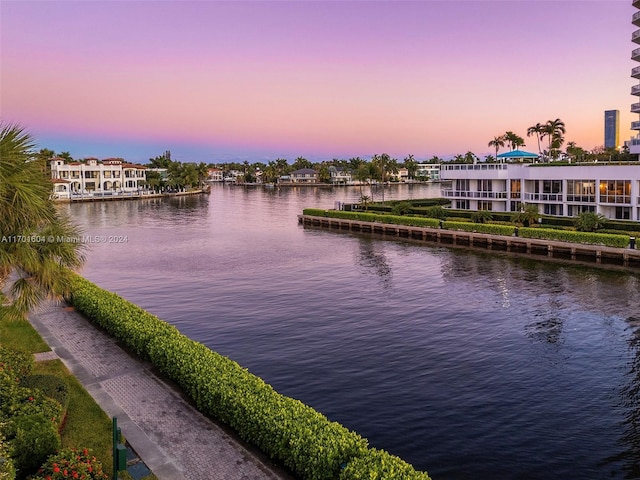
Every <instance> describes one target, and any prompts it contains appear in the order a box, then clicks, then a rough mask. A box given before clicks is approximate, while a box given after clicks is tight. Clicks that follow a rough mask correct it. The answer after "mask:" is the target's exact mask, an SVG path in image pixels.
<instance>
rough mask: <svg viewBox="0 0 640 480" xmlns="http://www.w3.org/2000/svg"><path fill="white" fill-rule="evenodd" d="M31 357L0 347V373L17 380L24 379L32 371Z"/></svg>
mask: <svg viewBox="0 0 640 480" xmlns="http://www.w3.org/2000/svg"><path fill="white" fill-rule="evenodd" d="M33 365H34V358H33V355H32V354H30V353H27V352H19V351H16V350H12V349H10V348H7V347H3V346H2V345H0V372H2V373H4V374H6V375H8V376H10V377H12V378H14V379H17V380H18V381H20V380H22V379H24V378H25V377H26V376H27V375H29V374H30V373H31V370H33Z"/></svg>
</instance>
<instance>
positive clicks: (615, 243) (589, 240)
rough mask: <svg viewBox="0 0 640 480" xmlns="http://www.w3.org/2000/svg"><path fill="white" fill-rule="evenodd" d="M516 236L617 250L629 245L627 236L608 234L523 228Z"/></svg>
mask: <svg viewBox="0 0 640 480" xmlns="http://www.w3.org/2000/svg"><path fill="white" fill-rule="evenodd" d="M518 234H519V235H520V236H521V237H524V238H537V239H544V240H555V241H559V242H572V243H586V244H591V245H604V246H607V247H617V248H626V247H627V246H628V245H629V235H612V234H610V233H592V232H575V231H572V230H554V229H550V228H525V227H523V228H521V229H520V230H519V232H518Z"/></svg>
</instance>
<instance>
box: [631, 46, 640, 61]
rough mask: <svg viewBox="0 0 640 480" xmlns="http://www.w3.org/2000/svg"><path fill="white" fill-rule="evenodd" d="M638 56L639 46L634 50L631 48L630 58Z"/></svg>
mask: <svg viewBox="0 0 640 480" xmlns="http://www.w3.org/2000/svg"><path fill="white" fill-rule="evenodd" d="M638 57H640V48H636V49H635V50H633V51H632V52H631V59H632V60H634V59H636V58H638Z"/></svg>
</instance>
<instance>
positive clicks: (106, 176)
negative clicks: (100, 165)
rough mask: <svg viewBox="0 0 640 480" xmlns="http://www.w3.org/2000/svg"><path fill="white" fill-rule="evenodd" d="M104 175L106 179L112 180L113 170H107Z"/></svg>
mask: <svg viewBox="0 0 640 480" xmlns="http://www.w3.org/2000/svg"><path fill="white" fill-rule="evenodd" d="M102 175H104V178H111V170H105V171H104V172H102Z"/></svg>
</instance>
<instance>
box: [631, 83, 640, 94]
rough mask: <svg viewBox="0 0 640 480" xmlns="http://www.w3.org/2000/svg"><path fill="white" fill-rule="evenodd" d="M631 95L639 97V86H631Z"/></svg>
mask: <svg viewBox="0 0 640 480" xmlns="http://www.w3.org/2000/svg"><path fill="white" fill-rule="evenodd" d="M631 95H640V85H633V86H632V87H631Z"/></svg>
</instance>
